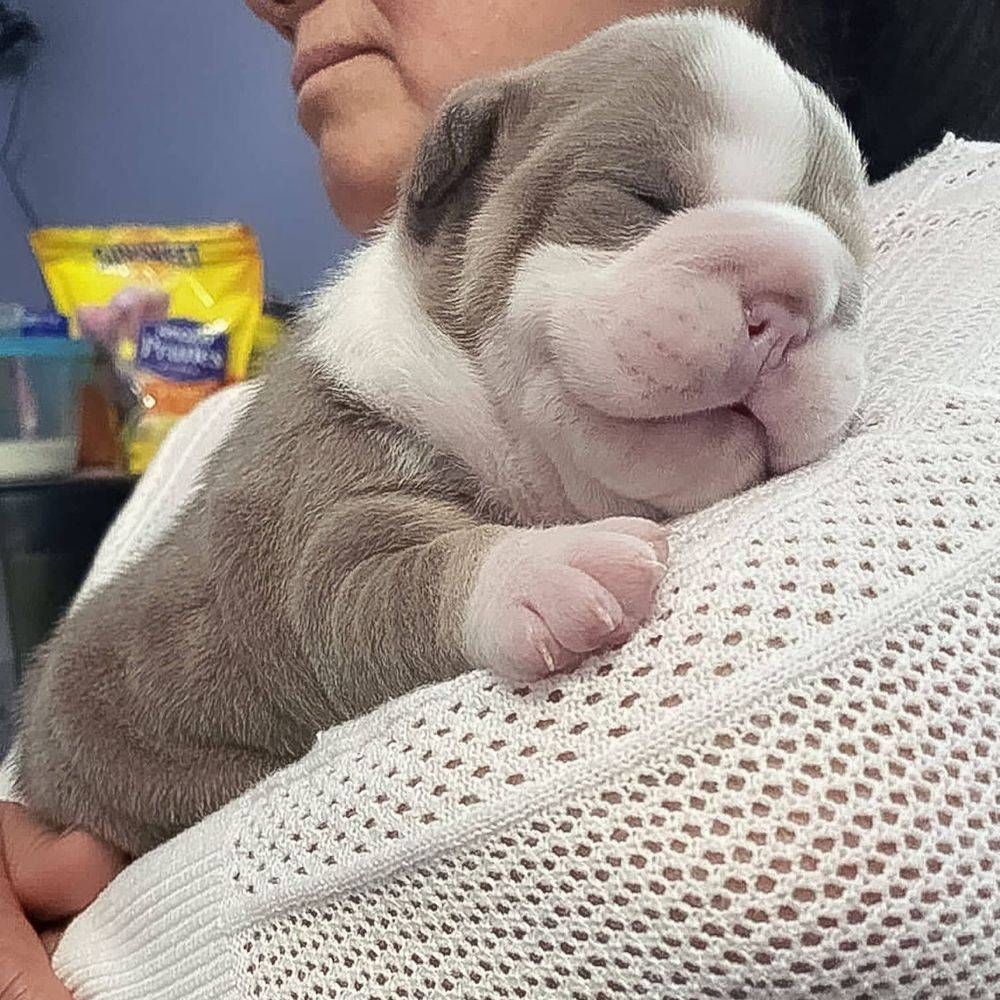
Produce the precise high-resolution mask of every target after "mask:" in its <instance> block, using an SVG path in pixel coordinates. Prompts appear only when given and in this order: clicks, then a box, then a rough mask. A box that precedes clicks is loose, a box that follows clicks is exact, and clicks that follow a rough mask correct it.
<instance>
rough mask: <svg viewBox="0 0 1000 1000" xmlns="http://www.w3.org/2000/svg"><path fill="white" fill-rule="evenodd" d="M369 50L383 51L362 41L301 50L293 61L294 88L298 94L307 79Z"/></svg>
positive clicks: (336, 43) (330, 43)
mask: <svg viewBox="0 0 1000 1000" xmlns="http://www.w3.org/2000/svg"><path fill="white" fill-rule="evenodd" d="M368 52H381V49H378V48H376V47H375V46H374V45H366V44H362V43H345V42H329V43H327V44H326V45H321V46H318V47H317V48H312V49H306V50H304V51H303V52H299V53H297V54H296V56H295V60H294V61H293V63H292V89H293V90H294V91H295V93H296V94H297V93H298V92H299V91H300V90H301V89H302V87H303V86H304V85H305V82H306V80H308V79H309V78H310V77H312V76H315V75H316V74H317V73H319V72H320V71H322V70H324V69H329V68H330V67H331V66H337V65H339V64H340V63H342V62H346V61H347V60H348V59H353V58H354V57H355V56H360V55H363V54H364V53H368Z"/></svg>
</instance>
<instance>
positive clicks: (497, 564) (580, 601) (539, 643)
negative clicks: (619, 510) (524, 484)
mask: <svg viewBox="0 0 1000 1000" xmlns="http://www.w3.org/2000/svg"><path fill="white" fill-rule="evenodd" d="M666 555H667V548H666V531H665V529H664V528H663V527H661V526H660V525H657V524H654V523H653V522H652V521H646V520H644V519H642V518H629V517H620V518H609V519H606V520H603V521H596V522H593V523H590V524H582V525H567V526H563V527H556V528H546V529H540V530H538V529H534V530H524V531H512V532H511V533H510V534H508V535H506V536H505V537H504V538H503V539H502V540H501V541H500V542H498V543H497V545H496V546H495V547H494V548H493V550H492V551H491V552H490V553H489V555H488V556H487V558H486V560H485V561H484V563H483V566H482V568H481V571H480V575H479V579H478V581H477V583H476V586H475V588H474V590H473V594H472V596H471V598H470V603H469V609H468V614H467V616H466V622H465V640H466V646H467V651H468V652H469V653H470V660H471V661H472V662H473V663H474V664H475V665H476V666H482V667H486V668H488V669H491V670H493V671H494V672H496V673H498V674H500V675H501V676H504V677H508V678H510V679H513V680H535V679H537V678H540V677H545V676H547V675H548V674H551V673H553V672H554V671H557V670H567V669H571V668H573V667H575V666H578V665H579V664H580V663H581V662H583V660H584V659H586V657H587V656H589V655H591V654H593V653H597V652H600V651H601V650H604V649H608V648H610V647H613V646H616V645H620V644H621V643H623V642H624V641H625V640H626V639H628V638H629V637H630V636H631V635H632V633H633V632H634V631H635V630H636V628H638V626H639V625H640V624H641V623H642V622H643V621H645V620H647V619H648V618H649V616H650V614H651V613H652V609H653V601H654V598H655V595H656V590H657V587H658V585H659V583H660V581H661V580H662V578H663V574H664V573H665V571H666V565H665V560H666Z"/></svg>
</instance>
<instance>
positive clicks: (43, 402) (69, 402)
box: [0, 337, 93, 480]
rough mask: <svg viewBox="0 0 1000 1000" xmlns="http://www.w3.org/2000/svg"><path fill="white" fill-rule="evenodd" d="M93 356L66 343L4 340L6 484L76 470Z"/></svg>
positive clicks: (1, 468) (1, 390)
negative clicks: (83, 400)
mask: <svg viewBox="0 0 1000 1000" xmlns="http://www.w3.org/2000/svg"><path fill="white" fill-rule="evenodd" d="M92 362H93V350H92V348H91V346H90V345H89V344H87V343H85V342H84V341H80V340H68V339H66V338H64V337H0V479H4V480H13V479H32V478H36V477H38V476H58V475H64V474H65V473H67V472H71V471H72V470H73V469H74V468H75V467H76V454H77V445H78V440H79V433H80V426H79V421H80V389H81V387H82V386H83V385H84V383H85V382H86V381H87V379H88V378H89V376H90V370H91V364H92Z"/></svg>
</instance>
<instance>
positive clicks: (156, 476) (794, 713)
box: [57, 139, 1000, 1000]
mask: <svg viewBox="0 0 1000 1000" xmlns="http://www.w3.org/2000/svg"><path fill="white" fill-rule="evenodd" d="M871 210H872V215H873V218H874V220H875V224H876V227H877V245H878V250H877V256H876V261H875V265H874V267H873V269H872V274H871V279H870V289H869V300H870V301H869V312H868V315H869V318H868V331H869V338H870V340H869V343H870V349H869V355H870V368H871V380H870V384H869V387H868V390H867V392H866V395H865V398H864V401H863V404H862V406H861V408H860V410H859V413H858V416H857V418H856V420H855V421H854V424H853V426H852V429H851V433H850V436H849V438H848V440H847V441H846V443H845V444H844V445H843V446H842V447H841V448H839V449H838V450H837V451H836V452H835V454H833V455H831V456H830V457H829V458H827V459H826V460H824V461H823V462H821V463H819V464H817V465H815V466H813V467H811V468H808V469H803V470H800V471H799V472H796V473H794V474H792V475H790V476H786V477H783V478H781V479H779V480H776V481H774V482H772V483H769V484H767V485H765V486H763V487H761V488H759V489H756V490H753V491H751V492H750V493H748V494H746V495H744V496H741V497H739V498H737V499H734V500H732V501H728V502H725V503H723V504H720V505H718V506H716V507H714V508H713V509H712V510H710V511H707V512H705V513H703V514H699V515H696V516H694V517H690V518H687V519H685V520H684V521H682V522H679V523H678V524H677V526H676V527H675V529H674V531H673V535H672V547H671V555H670V560H669V561H670V570H669V574H668V577H667V582H666V584H665V586H664V588H663V591H662V593H661V596H660V600H659V604H658V610H657V614H656V616H655V619H654V620H653V621H652V622H651V623H650V624H649V625H648V626H646V627H644V628H643V629H642V630H641V632H640V633H639V634H638V635H637V636H636V638H635V639H634V641H632V642H631V643H630V644H629V645H628V646H627V647H625V648H624V649H623V650H621V651H620V652H618V653H616V654H614V655H610V656H606V657H602V658H598V659H596V660H594V661H592V662H590V663H589V664H587V665H586V666H585V667H584V668H583V669H581V670H579V671H577V672H576V673H574V674H573V675H571V676H558V677H554V678H552V679H550V680H548V681H546V682H543V683H540V684H536V685H533V686H531V687H522V688H515V687H511V686H509V685H506V684H504V683H501V682H499V681H497V680H495V679H493V678H491V677H490V676H489V675H487V674H485V673H475V674H470V675H468V676H465V677H462V678H459V679H458V680H456V681H453V682H450V683H448V684H443V685H440V686H437V687H434V688H430V689H425V690H422V691H419V692H415V693H414V694H413V695H411V696H408V697H406V698H403V699H400V700H399V701H397V702H394V703H392V704H391V705H389V706H387V707H385V708H383V709H381V710H379V711H378V712H376V713H374V714H373V715H371V716H369V717H367V718H364V719H361V720H358V721H357V722H354V723H351V724H349V725H347V726H343V727H340V728H338V729H335V730H332V731H331V732H329V733H326V734H323V735H322V736H321V737H320V738H319V740H318V742H317V745H316V748H315V749H314V751H313V752H312V753H311V754H310V755H309V756H308V757H307V758H306V759H304V760H303V761H301V762H300V763H298V764H296V765H294V766H293V767H291V768H289V769H287V770H286V771H284V772H282V773H280V774H278V775H275V776H273V777H272V778H271V779H269V780H268V781H266V782H265V783H264V784H263V785H262V786H260V787H259V788H257V789H255V790H253V791H252V792H250V793H249V794H248V795H246V796H244V797H243V798H242V799H240V800H238V801H237V802H235V803H233V804H231V805H230V806H228V807H227V808H225V809H224V810H222V811H221V812H220V813H218V814H216V815H215V816H213V817H210V818H209V819H208V820H207V821H206V822H205V823H203V824H201V825H200V826H199V827H196V828H195V829H193V830H191V831H188V832H187V833H185V834H183V835H181V836H180V837H178V838H176V839H175V840H174V841H173V842H171V843H169V844H167V845H165V846H164V847H163V848H161V849H160V850H157V851H155V852H153V853H152V854H151V855H149V856H147V857H145V858H143V859H142V860H141V861H139V862H138V863H136V864H135V865H133V866H132V867H131V868H130V869H128V870H127V871H126V873H125V874H124V875H123V876H122V877H121V878H120V879H119V880H118V881H117V882H116V883H115V884H114V885H113V886H112V887H111V889H110V890H109V891H108V892H107V893H106V894H105V895H104V896H103V897H102V898H101V899H100V900H99V901H98V902H97V904H96V905H95V906H93V907H92V908H91V909H90V910H89V911H88V913H87V914H86V915H85V916H84V917H83V918H81V919H80V920H78V921H77V922H76V923H75V924H74V925H73V927H72V928H71V929H70V931H69V933H68V934H67V936H66V938H65V939H64V942H63V946H62V947H61V949H60V952H59V954H58V956H57V967H58V969H59V970H60V972H61V973H62V974H63V975H64V976H65V977H66V980H67V982H68V984H69V985H70V986H71V987H72V988H73V989H75V990H76V991H77V996H78V997H79V1000H91V998H94V1000H97V998H124V997H130V998H132V997H150V998H153V997H155V998H164V1000H166V998H171V1000H176V998H178V997H188V996H190V997H205V998H208V997H213V998H214V997H223V996H225V997H246V998H250V997H262V998H269V1000H270V998H275V1000H278V998H285V1000H307V998H310V1000H327V998H329V1000H333V998H342V997H350V998H352V1000H368V998H371V1000H375V998H379V1000H382V998H385V1000H404V998H405V1000H439V998H445V997H449V998H470V1000H491V998H532V1000H536V998H553V1000H557V998H558V1000H564V998H565V1000H617V998H620V997H630V998H631V997H650V998H656V1000H715V998H718V1000H757V998H765V997H766V998H775V1000H807V998H813V997H817V996H821V997H832V998H843V1000H873V998H892V1000H917V998H920V1000H959V998H961V1000H971V998H978V1000H987V998H998V997H1000V934H998V932H997V928H998V927H1000V733H998V729H1000V545H998V541H1000V529H998V520H1000V148H998V147H996V146H988V145H984V144H970V143H962V142H958V141H955V140H953V139H949V140H947V141H946V142H945V143H944V145H942V147H941V148H940V149H938V150H937V151H936V152H935V153H933V154H931V155H930V156H928V157H926V158H924V159H923V160H921V161H919V162H918V163H917V164H915V165H914V166H913V167H911V168H910V169H909V170H907V171H905V172H904V173H902V174H900V175H897V176H896V177H894V178H892V179H890V180H889V181H887V182H885V183H883V184H882V185H879V186H878V187H877V188H875V189H874V190H873V191H872V194H871ZM221 398H225V399H228V402H225V403H218V404H216V408H217V410H219V411H220V413H221V411H222V410H223V409H227V408H228V414H229V415H228V416H227V417H226V419H227V420H228V419H238V412H237V411H238V404H239V401H240V400H241V399H244V398H246V392H245V390H241V391H239V392H237V393H236V394H233V395H230V396H228V397H221ZM216 416H217V417H218V416H219V414H216ZM219 419H221V418H219ZM215 427H216V430H215V431H214V432H210V433H214V434H215V440H218V439H220V438H221V436H222V432H221V431H219V429H218V428H220V427H222V428H223V429H224V427H225V423H224V422H222V423H220V422H218V420H217V421H216V423H215ZM199 439H201V440H204V438H201V432H200V430H199V425H198V422H197V421H190V422H188V423H187V424H186V425H183V426H182V430H181V431H180V432H179V433H177V434H175V435H174V437H173V438H172V439H171V441H170V443H169V444H168V446H167V449H166V450H165V452H163V453H161V456H160V458H159V460H158V462H157V464H156V465H155V466H154V469H153V470H152V472H151V474H150V477H149V478H148V480H147V481H146V483H145V484H144V488H145V490H146V492H145V494H144V495H143V496H141V497H139V498H138V499H137V501H135V502H133V505H132V507H131V508H130V509H129V511H128V512H127V513H126V516H125V518H124V519H123V521H122V522H121V525H120V526H119V529H117V530H116V532H114V533H113V534H112V536H111V537H110V538H109V540H108V543H107V545H106V547H105V550H104V551H103V553H102V555H101V558H100V560H99V561H98V565H97V567H96V568H95V573H96V576H95V578H94V579H95V581H96V583H95V585H98V584H99V582H100V581H101V580H102V579H106V578H107V576H108V575H110V574H113V572H114V571H115V568H116V567H117V566H120V565H121V562H122V560H123V559H124V558H137V557H138V556H139V555H141V552H142V551H143V549H144V548H145V547H146V546H148V544H149V541H150V539H151V538H152V537H155V534H156V532H158V531H161V530H162V527H163V525H164V524H165V523H166V522H167V521H168V520H169V511H170V510H175V509H176V508H177V506H178V505H179V503H180V501H181V499H182V497H183V496H184V495H185V493H186V492H187V491H189V489H190V485H191V481H192V480H191V477H192V476H193V475H194V473H193V472H191V471H186V472H179V471H178V469H179V464H178V461H177V456H178V455H180V454H182V453H183V450H184V449H185V448H191V447H194V445H193V443H192V442H194V441H196V440H199ZM205 450H207V449H206V448H204V447H203V448H202V451H203V452H204V451H205ZM189 464H190V463H189ZM178 476H180V477H183V476H188V480H187V482H186V483H185V482H184V481H182V480H180V479H178Z"/></svg>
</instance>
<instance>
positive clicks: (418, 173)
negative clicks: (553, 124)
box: [403, 80, 527, 243]
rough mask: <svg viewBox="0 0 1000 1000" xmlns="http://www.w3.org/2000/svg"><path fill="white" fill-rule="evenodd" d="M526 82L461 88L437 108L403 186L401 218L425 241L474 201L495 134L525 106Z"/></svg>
mask: <svg viewBox="0 0 1000 1000" xmlns="http://www.w3.org/2000/svg"><path fill="white" fill-rule="evenodd" d="M525 98H526V93H525V90H524V88H523V87H522V86H521V85H519V84H516V83H513V82H510V81H506V80H484V81H476V82H474V83H471V84H466V85H465V86H463V87H461V88H459V89H458V90H457V91H455V93H454V94H452V96H451V97H450V98H449V99H448V101H447V103H446V104H445V105H444V107H443V108H442V109H441V110H440V111H439V112H438V114H437V116H436V117H435V119H434V121H433V123H432V124H431V126H430V128H429V129H428V130H427V132H426V133H425V134H424V137H423V139H422V140H421V143H420V146H419V147H418V149H417V154H416V157H415V158H414V161H413V166H412V167H411V168H410V173H409V176H408V178H407V180H406V183H405V186H404V190H403V213H404V223H405V225H406V228H407V229H408V231H409V232H410V235H411V236H412V237H413V238H414V239H415V240H416V241H417V242H418V243H428V242H430V240H431V239H432V238H433V237H434V234H435V232H436V231H437V230H438V228H439V226H440V225H441V223H442V221H443V220H444V219H445V217H446V216H452V215H455V216H460V215H461V214H462V211H463V209H466V210H467V209H469V208H471V207H472V205H473V204H474V203H475V191H474V188H475V180H476V177H477V176H478V175H479V173H480V168H481V167H482V166H483V164H484V163H485V162H486V161H487V160H488V159H489V158H490V156H491V155H492V153H493V151H494V149H495V147H496V144H497V140H498V137H499V136H500V134H501V132H502V130H503V128H504V127H505V125H507V124H509V123H510V122H511V121H512V120H513V119H514V118H515V117H516V116H517V115H519V114H520V112H521V111H522V110H523V108H524V107H525V106H526V103H527V102H526V99H525Z"/></svg>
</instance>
